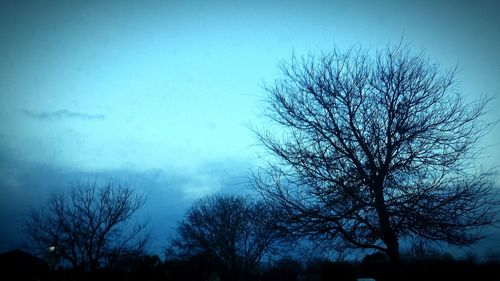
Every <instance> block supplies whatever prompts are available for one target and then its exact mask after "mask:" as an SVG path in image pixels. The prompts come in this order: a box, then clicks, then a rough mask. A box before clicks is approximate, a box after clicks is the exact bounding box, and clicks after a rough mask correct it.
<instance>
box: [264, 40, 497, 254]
mask: <svg viewBox="0 0 500 281" xmlns="http://www.w3.org/2000/svg"><path fill="white" fill-rule="evenodd" d="M281 70H282V72H283V77H282V79H279V80H277V81H276V82H275V83H274V84H272V85H270V86H267V87H266V88H265V90H266V92H267V94H268V96H267V97H268V99H267V103H266V104H267V107H266V108H265V110H264V113H265V116H266V117H267V118H268V119H269V120H270V121H271V124H274V125H277V126H276V127H273V130H272V131H269V130H263V131H258V132H257V136H258V137H259V139H260V141H261V142H262V143H263V145H264V146H265V148H266V149H267V150H268V151H269V152H270V154H271V155H272V156H274V158H272V160H269V165H267V166H266V167H264V168H262V169H260V170H259V171H258V172H256V173H255V179H256V183H257V188H258V190H259V191H260V192H261V194H262V195H263V197H264V198H265V200H267V201H268V202H269V203H270V204H273V205H274V206H276V208H277V209H280V210H282V212H283V220H282V225H283V226H284V227H287V228H288V229H289V231H290V233H291V234H296V235H310V236H314V237H316V238H322V239H326V240H329V241H331V242H338V243H343V245H344V246H346V247H351V248H361V249H376V250H381V251H384V252H385V253H387V255H388V257H389V259H390V261H391V262H392V263H394V264H399V262H400V257H399V241H400V239H403V238H412V237H419V238H422V239H426V240H431V241H444V242H447V243H449V244H452V245H469V244H471V243H473V242H474V241H476V240H478V239H480V238H481V235H480V229H481V227H482V226H486V225H490V224H492V222H493V220H494V215H495V205H498V199H496V198H495V192H496V191H495V190H494V188H493V186H492V181H491V179H490V178H489V177H488V175H487V173H485V172H482V171H480V170H478V169H477V168H476V167H477V162H475V159H476V157H477V155H478V152H479V151H480V148H479V147H478V140H479V139H480V137H481V136H483V135H484V134H485V133H486V132H487V131H488V130H489V128H490V127H491V123H487V122H483V121H482V120H481V116H482V115H483V113H484V108H485V105H486V104H487V100H486V99H482V100H480V101H478V102H475V103H466V102H465V101H464V99H463V97H462V96H461V95H460V94H459V93H458V92H457V87H456V82H455V71H451V72H443V71H441V70H440V69H439V68H438V66H437V65H435V64H432V63H430V62H429V60H428V59H426V58H425V57H424V56H423V55H422V54H418V55H413V54H412V53H411V52H410V51H409V50H408V48H407V47H404V46H400V45H398V46H395V47H391V48H388V49H387V50H385V51H381V52H377V53H376V54H375V55H374V56H370V55H369V53H368V52H367V51H363V50H358V49H351V50H349V51H347V52H345V53H342V52H339V51H338V50H334V51H333V52H331V53H326V54H322V55H320V56H312V55H311V56H308V57H305V58H302V59H297V58H295V57H294V58H293V59H292V60H291V62H290V63H283V64H282V67H281Z"/></svg>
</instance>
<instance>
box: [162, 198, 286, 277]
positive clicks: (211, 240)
mask: <svg viewBox="0 0 500 281" xmlns="http://www.w3.org/2000/svg"><path fill="white" fill-rule="evenodd" d="M274 221H275V218H274V217H273V212H272V211H270V210H269V209H268V208H267V207H266V205H264V204H261V203H259V202H254V201H252V200H250V199H249V198H247V197H242V196H230V195H218V196H210V197H206V198H203V199H201V200H199V201H197V202H195V203H194V204H193V206H192V207H191V208H190V209H189V210H188V211H187V213H186V217H185V219H184V220H183V221H182V222H180V225H179V227H178V230H177V231H178V237H177V239H175V240H173V242H172V249H173V250H174V251H175V252H177V253H176V254H177V255H182V256H184V257H192V256H195V255H197V254H208V255H209V256H211V257H213V258H214V259H215V260H216V263H217V264H218V266H219V268H220V271H219V274H221V277H222V278H223V279H224V280H237V279H238V278H239V277H238V276H240V275H243V276H245V275H246V276H248V274H250V273H251V271H252V270H253V269H254V268H255V267H256V266H257V265H258V263H259V261H260V260H261V258H262V257H263V255H265V254H266V253H269V251H270V249H271V248H272V246H273V245H274V244H275V242H277V241H278V239H277V236H276V235H275V232H274V228H273V225H274Z"/></svg>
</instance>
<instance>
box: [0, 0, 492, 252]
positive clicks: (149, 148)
mask: <svg viewBox="0 0 500 281" xmlns="http://www.w3.org/2000/svg"><path fill="white" fill-rule="evenodd" d="M0 2H1V3H0V54H1V57H0V120H2V121H1V122H0V229H1V233H0V251H3V250H6V249H10V248H12V247H15V246H16V245H18V243H20V241H19V239H18V237H19V236H18V235H17V233H18V232H19V229H20V228H19V225H20V224H21V223H22V221H23V220H24V219H25V217H26V215H27V213H28V211H29V210H30V209H31V208H33V207H38V206H40V205H42V204H43V203H44V202H45V200H46V199H47V198H48V196H49V194H50V193H51V192H54V191H56V190H64V189H67V188H68V187H69V185H70V184H71V183H72V182H75V181H78V180H88V179H89V178H94V177H102V178H109V177H113V178H114V179H115V180H117V181H120V182H126V183H129V184H131V185H133V186H134V187H135V188H137V190H138V191H140V192H144V193H146V194H147V195H148V197H149V200H148V203H147V205H146V207H145V208H144V209H143V210H142V212H141V215H143V216H145V217H149V218H150V221H151V224H152V230H153V243H152V246H151V247H152V251H154V252H157V253H159V252H161V249H162V247H164V246H166V245H167V238H168V237H169V236H170V235H171V233H172V229H173V228H174V227H175V223H176V221H178V220H179V219H180V218H181V216H182V214H183V213H184V211H185V209H186V208H187V207H188V206H189V204H190V203H191V202H192V201H193V200H194V199H196V198H199V197H200V196H203V195H206V194H210V193H213V192H246V191H247V177H248V175H249V172H250V170H251V168H252V167H255V166H256V165H258V161H259V160H258V155H259V152H261V148H260V147H259V146H258V145H256V144H257V142H256V138H255V137H254V135H253V133H252V132H251V130H250V129H249V127H261V126H265V125H266V124H264V123H262V121H260V120H259V118H258V114H259V105H260V102H261V100H262V97H263V94H264V92H263V90H262V88H261V86H262V84H263V83H264V82H265V81H268V82H269V81H272V80H273V79H274V78H276V77H278V75H279V72H278V68H277V65H278V63H279V62H280V61H281V60H283V59H285V60H286V59H289V58H290V57H291V55H292V53H295V54H296V55H299V56H300V55H304V54H307V53H315V52H316V53H317V52H320V51H328V50H329V49H331V48H332V47H333V46H334V45H336V46H337V47H339V48H341V49H346V48H348V47H350V46H353V45H354V46H361V47H364V48H371V49H376V48H384V47H386V46H387V44H388V43H397V42H399V40H400V39H401V38H402V37H403V38H404V39H403V40H404V42H406V43H409V44H411V48H412V49H413V50H415V51H416V52H419V51H422V50H423V51H425V53H426V55H428V56H429V57H430V58H431V60H432V61H435V62H437V63H440V64H441V65H442V67H443V68H444V69H447V68H451V67H454V66H455V65H457V64H459V68H460V69H461V71H460V73H459V74H458V81H459V82H460V87H461V89H462V91H463V93H464V95H465V96H466V97H467V98H468V99H470V100H474V99H477V98H479V97H480V96H481V95H487V96H489V97H496V99H495V100H493V101H492V102H491V103H490V105H489V108H488V110H489V113H488V115H487V118H489V119H490V120H498V119H499V118H500V110H499V108H500V99H499V96H500V79H499V74H500V55H499V50H500V5H499V4H498V3H497V2H496V1H310V0H309V1H207V0H205V1H0ZM435 2H439V3H435ZM499 127H500V126H497V127H496V128H495V129H494V130H493V131H492V132H491V133H490V134H489V135H488V136H487V137H486V138H485V139H484V145H485V146H487V147H488V148H487V149H486V153H485V159H484V165H485V167H494V166H498V165H499V164H500V161H499V160H500V142H499V139H500V128H499ZM493 239H496V240H495V241H498V242H499V243H500V236H499V235H496V236H495V237H493Z"/></svg>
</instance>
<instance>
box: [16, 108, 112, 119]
mask: <svg viewBox="0 0 500 281" xmlns="http://www.w3.org/2000/svg"><path fill="white" fill-rule="evenodd" d="M21 112H22V113H23V114H25V115H26V116H28V117H31V118H35V119H40V120H60V119H80V120H102V119H104V118H106V115H103V114H88V113H82V112H74V111H69V110H66V109H62V110H57V111H49V112H32V111H29V110H26V109H23V110H21Z"/></svg>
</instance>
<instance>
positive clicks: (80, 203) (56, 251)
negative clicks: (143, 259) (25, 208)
mask: <svg viewBox="0 0 500 281" xmlns="http://www.w3.org/2000/svg"><path fill="white" fill-rule="evenodd" d="M144 203H145V198H144V196H142V195H138V194H136V193H135V192H134V191H133V190H132V189H131V188H130V187H124V186H120V185H115V184H114V183H113V182H111V181H109V182H106V183H104V184H100V183H98V182H94V183H89V184H76V185H75V186H73V188H72V190H71V192H70V193H69V194H65V193H62V192H60V193H57V194H55V195H54V196H52V197H51V198H50V200H49V202H48V206H47V207H46V208H42V209H40V210H34V211H33V212H32V214H31V217H30V219H29V220H28V222H27V223H26V225H25V229H26V233H27V235H28V237H29V238H30V239H31V241H32V245H33V247H34V248H35V250H36V251H37V252H38V253H40V254H42V255H46V254H47V253H48V251H49V250H50V251H51V252H52V253H51V255H52V258H54V259H55V258H58V259H63V260H67V261H69V262H70V263H71V264H72V266H73V267H74V268H78V269H81V270H95V269H97V268H99V267H101V266H106V265H107V266H109V265H112V264H113V263H114V262H116V261H117V260H118V259H119V258H122V257H125V256H127V255H129V254H136V253H138V252H141V251H142V250H143V248H144V246H145V245H146V242H147V240H148V238H149V233H148V232H147V231H146V223H134V224H131V223H129V222H130V220H131V219H132V216H133V214H134V213H135V212H136V211H137V210H138V209H139V208H140V207H142V206H143V205H144ZM53 262H54V261H53Z"/></svg>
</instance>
